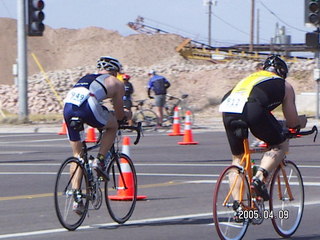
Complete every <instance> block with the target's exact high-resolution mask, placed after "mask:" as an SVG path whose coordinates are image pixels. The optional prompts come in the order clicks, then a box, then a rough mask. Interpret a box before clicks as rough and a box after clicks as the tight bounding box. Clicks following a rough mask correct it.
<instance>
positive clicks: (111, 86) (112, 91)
mask: <svg viewBox="0 0 320 240" xmlns="http://www.w3.org/2000/svg"><path fill="white" fill-rule="evenodd" d="M105 83H106V86H107V94H108V95H107V96H108V98H111V99H112V104H113V108H114V111H115V116H116V118H117V120H122V119H123V118H124V117H125V116H126V115H127V114H126V113H125V111H124V109H123V96H124V93H125V90H124V84H123V82H121V81H120V80H118V79H117V78H115V77H113V76H109V77H108V78H106V80H105ZM126 117H130V116H126Z"/></svg>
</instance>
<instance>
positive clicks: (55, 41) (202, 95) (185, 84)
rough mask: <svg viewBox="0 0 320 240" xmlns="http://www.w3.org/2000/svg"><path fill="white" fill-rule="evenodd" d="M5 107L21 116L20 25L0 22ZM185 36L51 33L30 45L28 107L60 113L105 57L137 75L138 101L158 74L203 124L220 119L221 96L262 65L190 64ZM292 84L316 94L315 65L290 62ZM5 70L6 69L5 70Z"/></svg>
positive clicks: (0, 91) (0, 89)
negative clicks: (182, 48) (15, 66)
mask: <svg viewBox="0 0 320 240" xmlns="http://www.w3.org/2000/svg"><path fill="white" fill-rule="evenodd" d="M0 23H1V24H0V30H1V31H2V33H3V32H5V33H7V35H6V36H7V37H4V34H1V36H0V48H1V52H3V54H2V55H0V63H1V64H0V67H1V71H0V104H1V109H2V110H3V111H5V113H17V112H18V90H17V87H16V86H15V85H14V84H13V81H12V80H11V79H10V78H12V77H11V76H10V73H8V71H9V72H10V71H11V69H12V68H11V67H10V63H14V60H13V59H15V58H14V56H15V54H14V53H13V52H14V51H15V50H16V49H15V48H16V45H15V44H12V42H15V41H12V39H11V40H10V41H9V39H8V36H10V37H11V38H13V40H15V39H14V38H15V35H14V34H13V33H12V26H14V20H11V19H1V18H0ZM10 26H11V28H10ZM182 40H183V39H182V37H181V36H178V35H172V34H166V35H165V34H156V35H143V34H133V35H130V36H127V37H123V36H120V35H119V34H118V33H117V32H112V31H108V30H105V29H101V28H94V27H92V28H86V29H79V30H74V29H72V30H70V29H51V28H50V27H48V28H46V32H45V35H44V37H42V38H35V39H34V38H32V39H30V38H29V39H28V41H29V51H28V54H29V55H28V56H29V73H30V74H29V77H28V105H29V112H30V114H42V115H48V114H60V113H61V111H62V99H63V98H64V97H65V95H66V93H67V91H68V90H69V89H70V87H71V86H72V85H73V84H74V83H75V82H76V81H77V80H78V79H79V78H80V77H81V76H83V75H84V74H86V73H92V72H95V71H96V69H95V63H96V59H97V58H98V57H100V56H101V55H111V56H114V57H116V58H118V59H119V60H120V61H121V62H122V63H123V65H124V71H125V72H126V73H127V74H129V75H131V76H132V78H131V82H132V83H133V85H134V88H135V93H134V99H135V100H137V99H144V98H146V97H147V94H146V88H145V86H146V84H147V81H148V76H147V72H148V71H149V70H150V69H154V70H156V71H157V72H158V73H159V74H161V75H164V76H165V77H167V78H168V80H169V81H170V82H171V87H170V89H169V93H170V94H172V95H177V96H179V95H181V94H184V93H187V94H189V98H188V104H189V106H190V108H192V109H193V110H194V111H195V112H196V115H197V119H206V118H208V117H210V116H215V115H218V114H219V113H217V105H218V103H219V102H220V99H221V97H222V96H223V95H224V93H225V92H227V91H228V90H229V89H230V88H232V86H234V84H235V83H236V82H237V81H239V80H240V79H241V78H243V77H245V76H246V75H247V74H249V73H251V72H252V71H254V69H255V66H256V64H257V61H253V60H248V59H233V60H229V61H223V62H215V63H213V62H206V61H202V60H187V59H184V58H183V57H181V56H180V55H179V53H177V52H176V51H175V47H176V46H178V45H179V44H180V43H181V42H182ZM31 53H35V54H36V55H37V57H38V58H39V60H40V62H41V64H42V65H43V68H44V69H45V70H46V72H45V73H41V72H40V71H39V70H38V69H37V66H36V64H35V63H34V61H33V59H32V58H31V57H30V55H31ZM288 64H289V65H290V74H289V77H288V81H289V82H291V83H292V85H293V86H294V88H295V90H296V92H297V93H301V92H311V91H314V90H315V83H314V80H313V77H312V76H313V68H314V61H313V60H296V61H292V60H290V61H288ZM4 66H5V67H4Z"/></svg>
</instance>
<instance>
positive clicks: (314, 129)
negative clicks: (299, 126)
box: [286, 126, 318, 142]
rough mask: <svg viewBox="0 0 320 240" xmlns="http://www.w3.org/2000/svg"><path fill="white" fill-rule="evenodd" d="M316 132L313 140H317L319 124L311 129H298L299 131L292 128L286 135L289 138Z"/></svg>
mask: <svg viewBox="0 0 320 240" xmlns="http://www.w3.org/2000/svg"><path fill="white" fill-rule="evenodd" d="M313 133H315V135H314V138H313V142H315V141H316V138H317V135H318V128H317V126H313V127H312V129H311V130H308V131H297V132H291V131H290V129H288V132H287V133H286V136H287V137H288V138H297V137H300V136H306V135H311V134H313Z"/></svg>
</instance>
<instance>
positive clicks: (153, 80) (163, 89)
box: [148, 70, 170, 126]
mask: <svg viewBox="0 0 320 240" xmlns="http://www.w3.org/2000/svg"><path fill="white" fill-rule="evenodd" d="M148 75H149V77H150V79H149V82H148V97H149V98H153V97H152V96H151V90H153V92H154V95H155V97H154V98H155V104H156V107H157V115H158V119H159V120H158V121H159V122H158V126H162V120H163V108H164V106H165V104H166V94H167V89H168V88H169V87H170V82H169V81H168V80H167V79H166V78H165V77H163V76H160V75H157V74H156V72H155V71H154V70H151V71H150V72H149V73H148Z"/></svg>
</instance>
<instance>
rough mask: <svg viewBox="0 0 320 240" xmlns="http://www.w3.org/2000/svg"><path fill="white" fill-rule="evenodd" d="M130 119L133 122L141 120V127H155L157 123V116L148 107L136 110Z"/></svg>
mask: <svg viewBox="0 0 320 240" xmlns="http://www.w3.org/2000/svg"><path fill="white" fill-rule="evenodd" d="M132 120H133V121H134V122H136V123H137V122H142V126H143V127H155V126H157V124H158V116H157V114H156V113H155V112H154V111H152V110H149V109H144V110H141V111H139V112H136V113H135V114H134V115H133V117H132Z"/></svg>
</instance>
